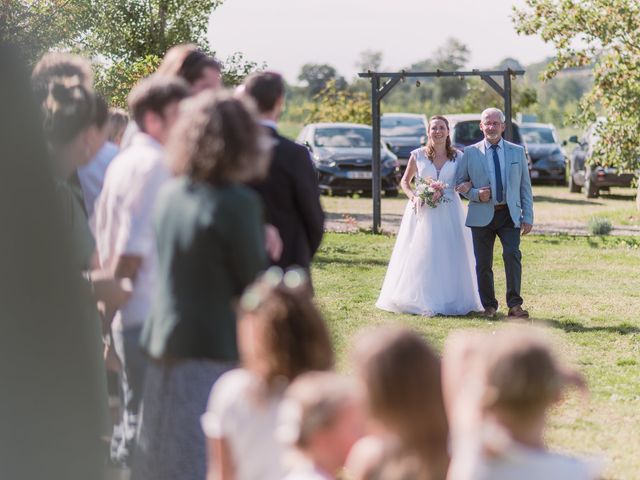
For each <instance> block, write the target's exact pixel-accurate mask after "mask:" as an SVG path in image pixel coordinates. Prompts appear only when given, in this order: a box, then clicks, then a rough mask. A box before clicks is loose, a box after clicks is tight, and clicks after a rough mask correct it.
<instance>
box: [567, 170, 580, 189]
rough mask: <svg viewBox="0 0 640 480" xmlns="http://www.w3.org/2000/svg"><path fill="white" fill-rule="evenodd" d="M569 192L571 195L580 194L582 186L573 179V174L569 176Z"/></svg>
mask: <svg viewBox="0 0 640 480" xmlns="http://www.w3.org/2000/svg"><path fill="white" fill-rule="evenodd" d="M569 191H570V192H571V193H580V185H578V184H577V183H576V182H575V180H574V179H573V174H570V175H569Z"/></svg>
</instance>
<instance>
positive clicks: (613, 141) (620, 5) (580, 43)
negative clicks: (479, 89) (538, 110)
mask: <svg viewBox="0 0 640 480" xmlns="http://www.w3.org/2000/svg"><path fill="white" fill-rule="evenodd" d="M514 22H515V24H516V30H517V31H518V33H521V34H526V35H534V34H538V35H540V37H541V38H542V39H543V40H544V41H545V42H548V43H551V44H553V46H554V47H555V49H556V58H555V59H554V60H553V61H552V62H551V63H550V64H549V65H548V66H547V68H546V69H545V70H544V72H543V73H542V77H543V78H544V79H550V78H552V77H554V76H555V75H557V74H558V72H560V71H561V70H563V69H566V68H570V67H582V66H588V65H593V87H592V88H591V90H590V91H589V92H587V93H586V94H585V96H584V97H583V98H582V99H581V101H580V110H579V113H578V115H577V116H576V120H578V121H579V122H580V123H581V124H583V125H587V124H588V123H590V122H592V121H594V120H595V118H596V116H597V115H598V114H604V116H605V117H606V119H607V121H606V123H605V124H603V125H602V126H601V128H600V129H599V130H600V131H599V134H600V136H601V141H599V142H598V143H597V144H596V147H595V149H594V155H595V156H596V157H597V158H598V160H599V161H600V162H601V163H603V164H605V165H612V166H616V167H619V168H620V169H622V170H625V171H634V170H635V169H637V168H638V167H639V166H640V165H639V158H640V142H638V131H640V3H638V2H637V0H526V7H524V8H520V9H518V8H514Z"/></svg>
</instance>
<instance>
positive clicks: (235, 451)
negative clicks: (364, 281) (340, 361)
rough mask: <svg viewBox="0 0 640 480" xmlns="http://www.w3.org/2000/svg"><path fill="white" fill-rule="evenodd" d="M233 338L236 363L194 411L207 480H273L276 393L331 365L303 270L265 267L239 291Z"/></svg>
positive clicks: (280, 472) (279, 449)
mask: <svg viewBox="0 0 640 480" xmlns="http://www.w3.org/2000/svg"><path fill="white" fill-rule="evenodd" d="M238 343H239V350H240V357H241V360H242V364H243V368H238V369H235V370H231V371H230V372H228V373H226V374H224V375H223V376H222V377H221V378H220V379H219V380H218V381H217V382H216V384H215V385H214V387H213V389H212V391H211V396H210V398H209V405H208V408H207V412H206V413H205V414H204V415H203V416H202V427H203V429H204V432H205V434H206V436H207V439H208V440H207V442H208V447H207V448H208V457H209V461H208V478H210V479H213V478H216V479H220V480H228V479H234V480H281V479H282V477H283V476H284V475H285V473H286V470H285V468H284V466H283V461H282V457H283V452H284V447H283V446H282V445H281V444H280V443H279V442H278V441H277V440H276V438H275V431H276V424H277V416H278V409H279V407H280V403H281V402H282V397H283V394H284V391H285V389H286V388H287V386H288V384H289V383H290V382H291V381H292V380H293V379H294V378H296V377H297V376H298V375H299V374H301V373H304V372H307V371H310V370H324V369H328V368H331V366H332V364H333V352H332V347H331V340H330V337H329V333H328V331H327V328H326V325H325V322H324V320H323V318H322V316H321V315H320V313H319V312H318V310H317V309H316V307H315V306H314V304H313V302H312V301H311V295H310V288H309V286H308V282H307V281H306V275H305V273H304V272H303V271H301V270H290V271H288V272H287V273H286V274H284V276H283V274H282V271H281V270H280V269H278V268H277V267H273V268H272V269H270V270H268V271H267V273H265V274H264V275H263V276H262V277H261V278H260V279H259V280H258V281H257V282H256V283H255V284H254V285H253V286H252V287H250V288H249V289H248V290H247V292H246V293H245V294H244V295H243V297H242V299H241V302H240V312H239V320H238Z"/></svg>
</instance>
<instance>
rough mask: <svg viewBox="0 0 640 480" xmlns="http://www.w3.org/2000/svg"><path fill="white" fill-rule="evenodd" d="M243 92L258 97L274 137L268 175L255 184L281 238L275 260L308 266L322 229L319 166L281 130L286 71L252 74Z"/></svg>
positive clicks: (264, 121) (280, 263) (263, 119)
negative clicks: (279, 126) (282, 134)
mask: <svg viewBox="0 0 640 480" xmlns="http://www.w3.org/2000/svg"><path fill="white" fill-rule="evenodd" d="M244 93H245V94H247V95H249V96H250V97H252V98H253V99H254V100H255V102H256V104H257V106H258V110H259V112H260V117H261V122H262V124H263V125H265V127H266V128H268V129H269V131H270V133H271V135H272V136H273V139H274V142H275V144H274V149H273V157H272V160H271V166H270V168H269V173H268V175H267V178H266V179H265V180H264V181H263V182H261V183H260V184H257V185H254V186H253V187H254V188H255V190H256V191H257V192H258V193H259V194H260V196H261V197H262V200H263V202H264V207H265V214H266V219H265V221H266V222H267V223H269V224H271V225H273V226H274V227H276V228H277V229H278V232H279V233H280V237H281V239H282V254H281V256H280V258H279V260H274V261H273V263H274V264H275V265H278V266H280V267H282V268H283V269H286V268H289V267H291V266H294V265H296V266H299V267H302V268H304V269H305V270H307V271H308V270H309V266H310V263H311V259H312V258H313V255H314V254H315V253H316V250H317V249H318V247H319V246H320V242H321V240H322V234H323V231H324V213H323V211H322V207H321V205H320V191H319V188H318V177H317V174H316V171H315V167H314V165H313V163H312V161H311V158H310V157H309V152H308V150H307V149H306V148H304V147H303V146H301V145H298V144H296V143H294V142H292V141H291V140H288V139H286V138H284V137H283V136H281V135H279V134H278V130H277V126H276V122H277V121H278V118H279V116H280V113H281V112H282V110H283V107H284V81H283V79H282V76H281V75H279V74H277V73H274V72H260V73H256V74H253V75H251V76H249V77H248V78H247V79H246V80H245V82H244Z"/></svg>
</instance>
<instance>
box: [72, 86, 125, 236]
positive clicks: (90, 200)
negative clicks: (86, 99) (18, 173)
mask: <svg viewBox="0 0 640 480" xmlns="http://www.w3.org/2000/svg"><path fill="white" fill-rule="evenodd" d="M95 98H96V109H95V114H94V119H93V122H92V125H91V128H92V130H93V138H94V140H93V141H94V142H95V144H96V146H97V145H100V146H99V147H98V150H97V152H96V154H95V155H94V156H93V158H92V159H91V160H89V162H88V163H87V164H86V165H82V166H80V167H79V168H78V169H77V170H76V175H73V174H72V177H71V178H72V182H77V186H78V187H79V188H80V191H81V193H82V201H83V205H84V209H85V212H86V213H87V217H88V218H89V221H90V224H91V219H92V217H93V213H94V208H95V202H96V200H97V199H98V196H99V195H100V191H101V190H102V184H103V182H104V175H105V172H106V171H107V167H108V166H109V164H110V163H111V161H112V160H113V158H114V157H115V156H116V155H117V154H118V148H117V147H116V146H115V145H114V144H113V143H111V142H107V136H108V119H109V108H108V107H107V103H106V102H105V101H104V99H103V98H102V97H101V96H100V95H96V97H95Z"/></svg>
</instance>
